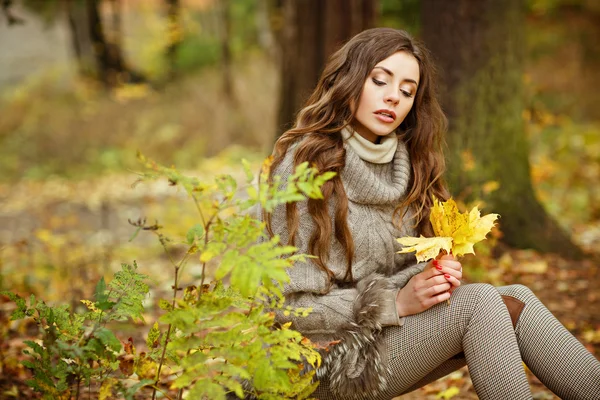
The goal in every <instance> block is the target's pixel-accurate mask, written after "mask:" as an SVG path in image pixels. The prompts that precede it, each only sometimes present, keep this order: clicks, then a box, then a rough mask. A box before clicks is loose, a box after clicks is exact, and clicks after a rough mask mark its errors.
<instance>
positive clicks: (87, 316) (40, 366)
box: [0, 263, 152, 399]
mask: <svg viewBox="0 0 600 400" xmlns="http://www.w3.org/2000/svg"><path fill="white" fill-rule="evenodd" d="M146 280H147V276H145V275H143V274H140V273H139V272H137V265H136V264H135V263H134V265H133V266H131V265H128V264H123V265H122V270H121V271H120V272H118V273H116V274H115V277H114V279H113V280H112V281H111V282H110V283H109V284H108V285H107V284H106V283H105V281H104V278H103V279H101V280H100V282H98V284H97V286H96V291H95V300H94V301H92V300H82V303H84V304H85V306H86V308H87V310H85V311H82V312H75V311H74V310H71V309H70V307H69V306H68V305H56V306H49V305H47V304H46V303H45V302H43V301H38V300H36V298H35V296H34V295H31V296H30V298H29V305H27V302H26V300H25V299H23V298H21V297H20V296H17V295H15V294H14V293H11V292H2V293H0V294H3V295H5V296H8V297H9V298H10V299H11V300H12V301H14V302H15V303H16V305H17V308H16V309H15V310H14V311H13V313H12V315H11V319H12V320H17V319H22V318H26V317H31V318H33V320H34V321H35V323H36V324H37V326H38V327H39V329H40V332H41V340H39V341H33V340H26V341H25V344H26V345H27V347H28V348H29V349H27V350H24V353H25V354H26V355H29V356H30V359H29V360H25V361H23V364H24V365H25V366H26V367H27V368H29V369H30V370H31V371H32V373H33V378H32V379H29V380H28V381H27V384H28V385H29V386H31V387H32V388H33V389H35V390H36V391H38V392H40V393H42V394H43V398H44V399H70V398H71V397H72V396H75V398H79V396H80V394H81V391H82V386H83V387H85V386H88V387H90V386H91V384H92V382H95V383H98V384H100V385H101V386H102V385H105V382H106V383H110V382H112V380H111V379H109V378H111V377H112V375H114V374H118V372H119V360H118V354H119V352H120V351H121V349H122V345H121V342H120V341H119V340H118V339H117V338H116V336H115V334H114V333H113V332H112V331H111V330H110V329H108V328H107V327H106V325H107V323H109V322H111V321H120V320H126V319H128V318H132V319H139V320H142V319H143V318H142V311H143V309H144V308H143V305H142V301H143V299H144V297H145V295H146V294H147V293H148V285H147V283H146ZM107 379H108V380H107ZM148 384H152V381H151V380H146V381H141V382H139V383H138V384H136V385H135V386H132V387H130V388H127V387H126V386H124V385H122V384H119V385H118V386H117V389H118V390H119V392H120V393H121V394H122V395H123V396H124V397H125V398H126V399H132V398H133V397H132V396H133V393H134V392H135V391H136V390H137V389H138V388H139V387H142V386H144V385H148Z"/></svg>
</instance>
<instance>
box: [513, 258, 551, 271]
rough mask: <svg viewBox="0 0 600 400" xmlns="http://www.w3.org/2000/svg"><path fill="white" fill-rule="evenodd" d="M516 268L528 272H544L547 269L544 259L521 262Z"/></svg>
mask: <svg viewBox="0 0 600 400" xmlns="http://www.w3.org/2000/svg"><path fill="white" fill-rule="evenodd" d="M518 269H519V271H520V272H525V273H528V274H545V273H546V271H548V262H546V260H537V261H529V262H521V263H520V264H519V267H518Z"/></svg>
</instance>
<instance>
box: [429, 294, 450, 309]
mask: <svg viewBox="0 0 600 400" xmlns="http://www.w3.org/2000/svg"><path fill="white" fill-rule="evenodd" d="M449 298H450V292H448V291H446V292H443V293H440V294H438V295H436V296H433V297H430V298H429V300H427V306H428V308H429V307H432V306H435V305H436V304H438V303H441V302H442V301H446V300H448V299H449Z"/></svg>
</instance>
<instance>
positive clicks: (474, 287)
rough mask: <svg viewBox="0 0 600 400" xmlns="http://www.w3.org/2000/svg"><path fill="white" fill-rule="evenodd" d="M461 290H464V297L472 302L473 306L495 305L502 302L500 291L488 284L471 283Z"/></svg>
mask: <svg viewBox="0 0 600 400" xmlns="http://www.w3.org/2000/svg"><path fill="white" fill-rule="evenodd" d="M459 289H462V291H463V294H464V296H465V297H467V298H469V299H470V300H472V303H473V304H493V303H494V302H501V301H502V297H501V296H500V293H498V290H497V289H496V288H495V287H494V286H492V285H490V284H488V283H471V284H468V285H465V286H461V287H459ZM457 290H458V289H457Z"/></svg>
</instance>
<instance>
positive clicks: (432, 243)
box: [398, 236, 452, 262]
mask: <svg viewBox="0 0 600 400" xmlns="http://www.w3.org/2000/svg"><path fill="white" fill-rule="evenodd" d="M398 242H399V243H400V244H401V245H403V246H405V247H404V248H403V249H402V250H401V251H400V252H399V253H412V252H413V251H415V252H416V253H417V254H416V256H417V261H419V262H421V261H427V260H429V259H432V258H435V257H437V255H438V254H439V253H440V250H441V249H444V250H446V251H447V252H450V249H451V248H452V238H451V237H432V238H426V237H424V236H421V237H418V238H416V237H403V238H400V239H398Z"/></svg>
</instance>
